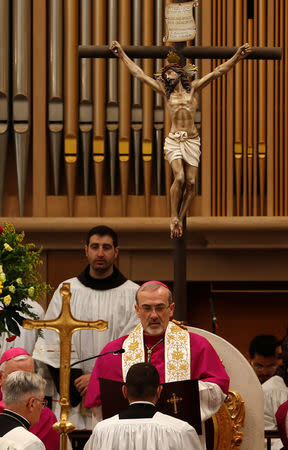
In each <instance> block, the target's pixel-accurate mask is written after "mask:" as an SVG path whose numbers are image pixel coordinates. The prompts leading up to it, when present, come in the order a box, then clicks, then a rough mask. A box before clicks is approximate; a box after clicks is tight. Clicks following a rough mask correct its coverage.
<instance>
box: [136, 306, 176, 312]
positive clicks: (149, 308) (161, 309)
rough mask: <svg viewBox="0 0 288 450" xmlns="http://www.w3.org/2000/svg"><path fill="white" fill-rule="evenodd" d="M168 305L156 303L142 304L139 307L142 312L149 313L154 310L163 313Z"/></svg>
mask: <svg viewBox="0 0 288 450" xmlns="http://www.w3.org/2000/svg"><path fill="white" fill-rule="evenodd" d="M169 307H170V305H168V306H167V305H156V306H150V305H142V306H139V309H141V310H142V311H143V312H144V313H147V314H149V313H151V312H152V311H155V312H156V313H157V314H161V313H163V312H164V311H165V310H166V309H167V308H169Z"/></svg>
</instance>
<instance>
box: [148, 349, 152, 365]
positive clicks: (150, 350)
mask: <svg viewBox="0 0 288 450" xmlns="http://www.w3.org/2000/svg"><path fill="white" fill-rule="evenodd" d="M152 350H153V349H152V348H148V350H147V362H148V363H149V362H150V359H151V355H152Z"/></svg>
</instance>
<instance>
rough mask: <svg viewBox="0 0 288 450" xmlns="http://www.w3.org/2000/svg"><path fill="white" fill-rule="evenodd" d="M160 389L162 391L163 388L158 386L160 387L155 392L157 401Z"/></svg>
mask: <svg viewBox="0 0 288 450" xmlns="http://www.w3.org/2000/svg"><path fill="white" fill-rule="evenodd" d="M162 389H163V386H162V385H161V384H160V386H158V388H157V391H156V398H157V400H158V399H159V398H160V395H161V392H162Z"/></svg>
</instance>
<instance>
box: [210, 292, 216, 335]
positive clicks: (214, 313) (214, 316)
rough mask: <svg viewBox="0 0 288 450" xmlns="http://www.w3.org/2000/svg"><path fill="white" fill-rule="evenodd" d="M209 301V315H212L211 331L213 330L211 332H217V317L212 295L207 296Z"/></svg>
mask: <svg viewBox="0 0 288 450" xmlns="http://www.w3.org/2000/svg"><path fill="white" fill-rule="evenodd" d="M209 302H210V307H211V315H212V332H213V334H217V330H218V322H217V317H216V312H215V307H214V301H213V297H212V295H210V297H209Z"/></svg>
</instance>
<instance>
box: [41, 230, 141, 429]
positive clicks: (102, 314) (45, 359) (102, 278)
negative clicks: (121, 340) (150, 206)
mask: <svg viewBox="0 0 288 450" xmlns="http://www.w3.org/2000/svg"><path fill="white" fill-rule="evenodd" d="M85 254H86V257H87V261H88V265H87V267H86V268H85V270H84V271H83V272H82V273H80V274H79V275H78V276H77V277H74V278H71V279H69V280H66V281H65V282H66V283H70V290H71V294H72V295H71V300H70V308H71V312H72V315H73V316H74V317H75V318H76V319H79V320H89V321H96V320H98V319H103V320H107V321H108V329H107V330H104V331H101V332H98V331H96V330H82V331H77V332H75V333H73V336H72V350H71V364H72V363H73V362H76V361H79V360H81V359H85V358H88V357H91V356H93V355H97V354H98V353H100V351H101V350H102V348H103V347H104V346H105V345H106V344H107V343H108V342H110V341H111V340H113V339H116V338H118V337H119V336H122V335H123V334H127V333H129V332H130V331H131V330H132V329H133V328H134V327H135V326H136V324H137V323H138V318H137V316H136V314H135V310H134V302H135V293H136V291H137V289H138V287H139V286H138V285H137V284H135V283H133V282H132V281H130V280H127V279H126V278H125V276H124V275H123V274H122V273H121V272H120V271H119V270H118V269H117V267H116V266H115V265H114V263H115V261H116V259H117V257H118V254H119V247H118V236H117V234H116V233H115V232H114V230H112V229H111V228H109V227H107V226H97V227H94V228H92V229H91V230H90V231H89V232H88V235H87V239H86V245H85ZM61 286H62V283H60V285H59V286H58V288H57V290H56V291H55V293H54V295H53V297H52V299H51V302H50V304H49V307H48V309H47V312H46V315H45V320H50V319H55V318H57V317H58V316H59V314H60V312H61V307H62V297H61V294H60V288H61ZM33 358H34V359H36V360H38V361H41V362H42V363H45V364H47V365H48V366H50V368H51V367H52V373H53V377H54V378H55V369H58V368H59V365H60V362H59V337H58V333H56V332H53V331H49V330H44V331H43V338H42V337H39V339H38V340H37V342H36V346H35V350H34V353H33ZM93 366H94V360H90V361H86V362H83V363H81V364H80V365H77V367H78V368H81V369H82V372H83V373H82V374H81V375H80V376H79V375H78V374H77V373H76V371H75V370H74V369H72V370H71V375H72V376H73V372H74V378H75V376H76V379H75V380H74V386H75V388H76V390H77V392H78V393H79V395H80V396H82V397H83V396H84V395H85V393H86V390H87V386H88V383H89V378H90V374H91V372H92V369H93ZM53 368H54V370H53ZM71 384H73V381H72V382H71ZM47 395H48V393H47ZM53 395H55V393H54V394H53ZM70 395H72V394H70ZM79 395H78V396H76V399H75V400H74V399H73V400H72V402H71V404H72V405H75V404H76V405H77V403H79ZM73 396H74V395H73ZM77 397H78V399H77ZM80 398H81V397H80ZM53 405H54V409H53V410H54V412H55V414H56V416H57V417H59V414H60V406H59V403H58V402H57V401H53ZM69 418H70V420H71V421H72V422H73V423H74V425H76V428H77V429H83V428H86V429H91V417H87V415H81V414H80V405H78V406H76V407H75V408H72V409H71V412H70V417H69Z"/></svg>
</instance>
